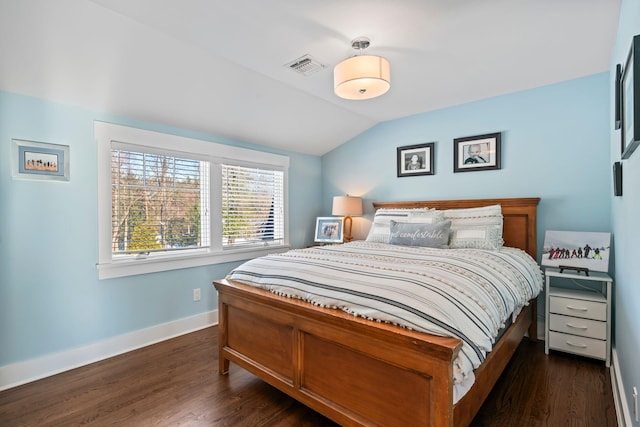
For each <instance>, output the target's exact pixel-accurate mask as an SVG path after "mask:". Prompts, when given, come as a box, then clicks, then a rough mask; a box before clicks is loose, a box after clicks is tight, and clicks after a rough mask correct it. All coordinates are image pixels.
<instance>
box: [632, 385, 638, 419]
mask: <svg viewBox="0 0 640 427" xmlns="http://www.w3.org/2000/svg"><path fill="white" fill-rule="evenodd" d="M633 417H634V418H635V420H636V422H638V389H637V388H636V387H633Z"/></svg>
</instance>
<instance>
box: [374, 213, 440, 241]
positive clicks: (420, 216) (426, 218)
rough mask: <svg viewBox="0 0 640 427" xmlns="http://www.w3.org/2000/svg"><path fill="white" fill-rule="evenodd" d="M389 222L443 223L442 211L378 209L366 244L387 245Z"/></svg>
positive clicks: (389, 233)
mask: <svg viewBox="0 0 640 427" xmlns="http://www.w3.org/2000/svg"><path fill="white" fill-rule="evenodd" d="M391 220H393V221H395V222H401V223H407V222H410V223H423V224H435V223H437V222H441V221H444V214H443V212H442V211H436V210H435V209H427V208H417V209H386V208H385V209H378V210H377V211H376V214H375V216H374V218H373V223H372V224H371V229H369V235H368V236H367V239H366V241H367V242H377V243H389V239H390V238H391V231H390V222H391Z"/></svg>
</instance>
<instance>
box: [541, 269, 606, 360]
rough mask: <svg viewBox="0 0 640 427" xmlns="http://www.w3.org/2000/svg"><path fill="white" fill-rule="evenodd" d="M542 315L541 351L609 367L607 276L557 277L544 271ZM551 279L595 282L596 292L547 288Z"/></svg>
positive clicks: (565, 274) (552, 271)
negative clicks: (593, 361) (603, 362)
mask: <svg viewBox="0 0 640 427" xmlns="http://www.w3.org/2000/svg"><path fill="white" fill-rule="evenodd" d="M545 276H546V286H545V291H546V315H545V328H544V338H545V341H544V351H545V353H546V354H549V349H552V350H559V351H564V352H567V353H573V354H579V355H582V356H586V357H592V358H594V359H600V360H604V361H605V364H606V366H607V367H609V365H610V364H611V287H612V285H613V279H611V277H609V275H608V274H605V273H600V272H594V271H591V272H589V275H588V276H586V275H584V274H577V273H571V272H566V271H565V272H563V273H560V270H559V269H557V268H547V269H546V271H545ZM553 278H565V279H572V280H579V281H581V282H587V281H588V282H599V283H600V287H601V288H600V291H598V290H597V289H596V290H593V291H590V290H583V289H566V288H559V287H554V286H551V281H552V279H553Z"/></svg>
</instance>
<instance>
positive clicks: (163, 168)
mask: <svg viewBox="0 0 640 427" xmlns="http://www.w3.org/2000/svg"><path fill="white" fill-rule="evenodd" d="M111 211H112V213H111V246H112V247H111V252H112V255H113V256H114V257H117V256H129V255H136V256H137V257H141V256H145V255H149V253H151V252H166V251H180V250H188V249H194V248H197V249H202V248H208V247H209V228H210V227H209V217H208V215H207V213H208V212H209V162H205V161H200V160H196V159H188V158H183V157H177V156H174V155H171V154H154V153H150V152H143V151H129V150H124V149H118V148H115V147H113V146H112V149H111ZM202 213H204V214H202Z"/></svg>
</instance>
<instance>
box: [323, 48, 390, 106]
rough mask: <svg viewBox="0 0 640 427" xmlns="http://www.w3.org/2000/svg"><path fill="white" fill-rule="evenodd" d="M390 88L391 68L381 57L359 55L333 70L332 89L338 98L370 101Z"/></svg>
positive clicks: (346, 60)
mask: <svg viewBox="0 0 640 427" xmlns="http://www.w3.org/2000/svg"><path fill="white" fill-rule="evenodd" d="M389 88H391V67H390V66H389V61H387V60H386V59H385V58H383V57H381V56H373V55H359V56H353V57H351V58H348V59H345V60H344V61H342V62H341V63H339V64H338V65H336V67H335V68H334V69H333V89H334V91H335V93H336V95H338V96H339V97H340V98H344V99H356V100H357V99H371V98H375V97H377V96H380V95H383V94H384V93H386V92H387V91H388V90H389Z"/></svg>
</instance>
